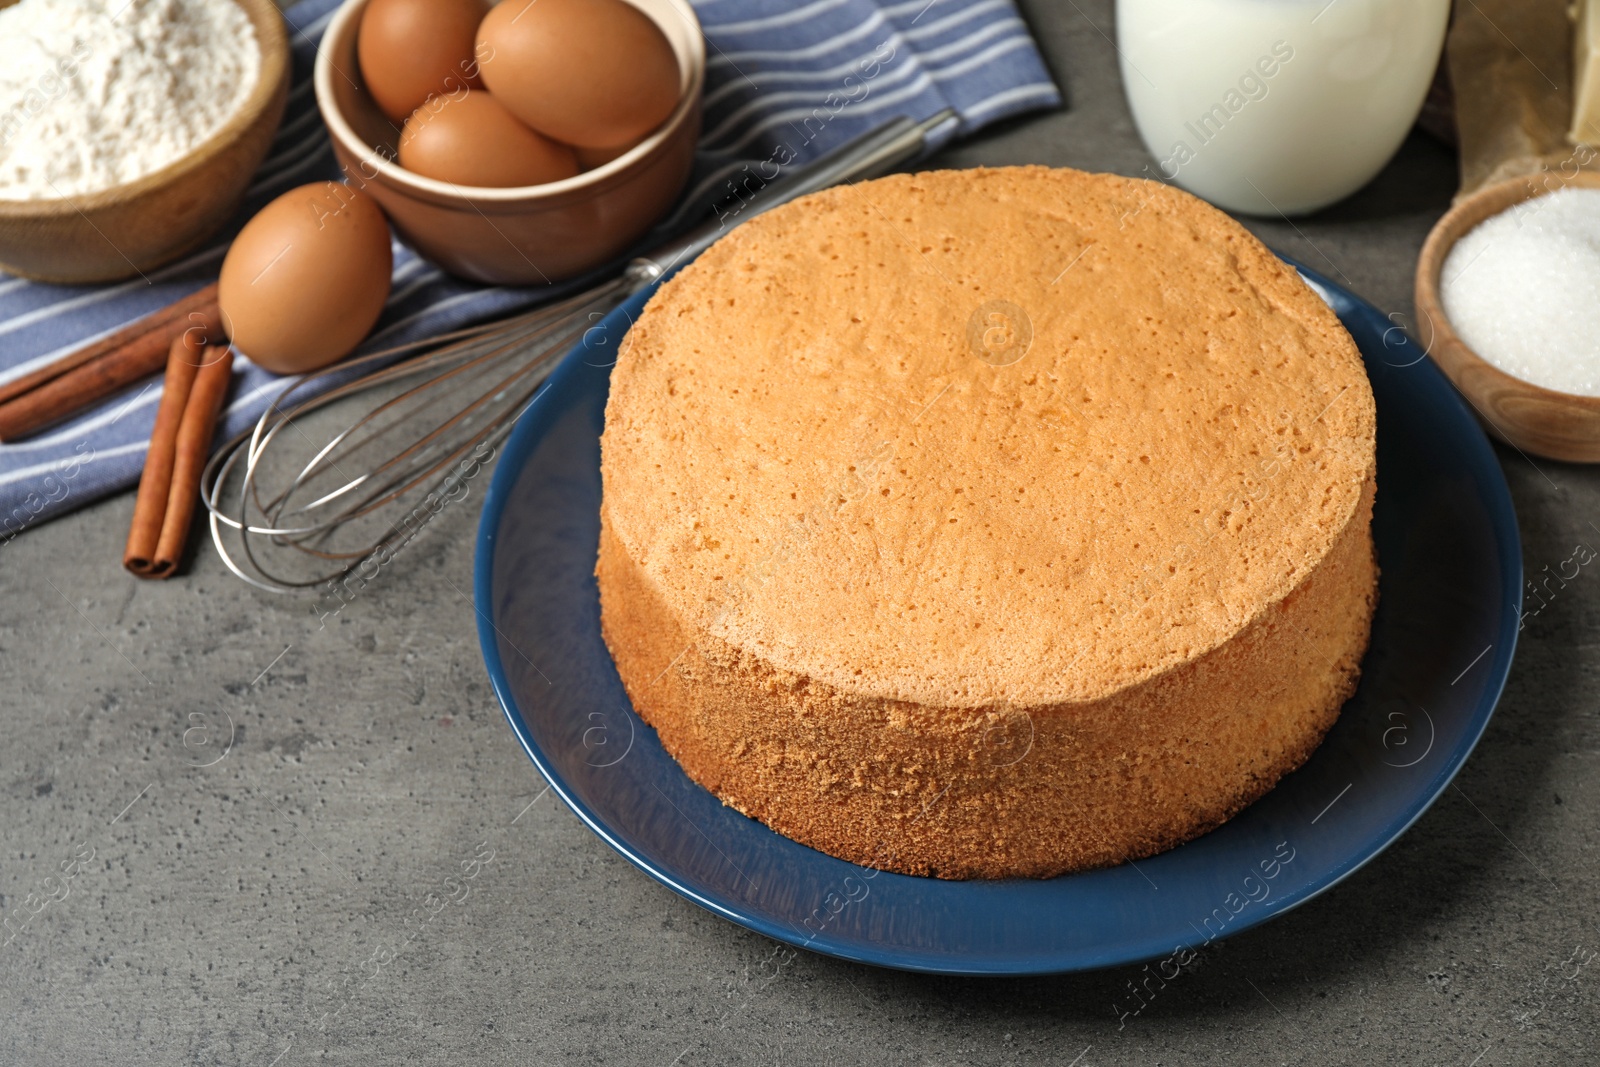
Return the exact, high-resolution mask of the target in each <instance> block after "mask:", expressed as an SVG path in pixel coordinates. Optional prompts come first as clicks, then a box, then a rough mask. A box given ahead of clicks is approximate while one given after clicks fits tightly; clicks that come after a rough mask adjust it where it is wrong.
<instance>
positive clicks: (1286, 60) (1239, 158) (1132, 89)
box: [1117, 0, 1450, 215]
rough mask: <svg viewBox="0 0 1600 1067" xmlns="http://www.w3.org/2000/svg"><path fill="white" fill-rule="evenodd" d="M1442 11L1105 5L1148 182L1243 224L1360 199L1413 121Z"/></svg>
mask: <svg viewBox="0 0 1600 1067" xmlns="http://www.w3.org/2000/svg"><path fill="white" fill-rule="evenodd" d="M1449 14H1450V0H1117V39H1118V40H1117V43H1118V46H1119V51H1120V53H1121V56H1122V83H1123V86H1124V88H1125V90H1126V92H1127V94H1128V103H1129V105H1130V106H1131V107H1132V109H1133V118H1134V121H1135V122H1136V123H1137V124H1138V127H1139V133H1140V135H1141V136H1142V137H1143V138H1144V143H1145V147H1147V148H1148V149H1149V150H1150V153H1151V154H1152V155H1153V156H1155V158H1156V162H1155V163H1153V164H1151V166H1150V174H1149V176H1150V177H1157V176H1158V173H1159V177H1160V178H1162V179H1163V180H1165V181H1170V182H1176V183H1177V184H1179V185H1181V186H1183V187H1184V188H1185V189H1188V190H1189V191H1190V192H1192V193H1195V194H1197V195H1199V196H1202V197H1204V198H1205V199H1207V200H1209V201H1211V202H1212V203H1214V204H1216V205H1218V206H1219V207H1223V208H1227V209H1229V210H1231V211H1239V212H1244V213H1247V214H1252V215H1277V214H1285V215H1293V214H1300V213H1304V212H1308V211H1315V210H1316V209H1318V208H1320V207H1324V206H1326V205H1328V204H1331V203H1333V202H1334V201H1336V200H1340V199H1343V198H1344V197H1346V196H1349V195H1350V194H1351V193H1353V192H1355V191H1356V190H1357V189H1359V188H1361V187H1362V186H1363V185H1365V184H1366V183H1367V182H1368V181H1370V180H1371V179H1372V177H1373V175H1375V174H1377V173H1378V171H1380V170H1382V169H1383V165H1384V164H1385V163H1387V162H1388V161H1389V158H1390V157H1391V156H1393V155H1394V153H1395V151H1396V149H1398V148H1399V147H1400V142H1401V141H1402V140H1404V139H1405V135H1406V131H1407V130H1409V129H1410V128H1411V125H1412V123H1413V122H1415V121H1416V117H1417V112H1418V111H1419V110H1420V109H1421V107H1422V100H1423V97H1424V96H1426V95H1427V91H1428V85H1429V83H1430V82H1431V81H1432V80H1433V72H1434V68H1435V66H1436V65H1437V64H1438V61H1439V54H1440V51H1441V48H1442V46H1443V43H1444V31H1445V23H1446V21H1447V19H1448V17H1449Z"/></svg>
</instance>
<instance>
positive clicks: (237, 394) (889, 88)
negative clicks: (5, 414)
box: [0, 0, 1061, 541]
mask: <svg viewBox="0 0 1600 1067" xmlns="http://www.w3.org/2000/svg"><path fill="white" fill-rule="evenodd" d="M338 2H339V0H302V2H301V3H299V4H298V5H296V6H294V7H292V8H290V9H289V10H288V11H287V12H286V14H285V18H286V19H287V20H288V23H289V28H290V40H291V41H292V42H293V43H292V51H293V59H294V75H293V77H294V81H293V84H292V87H291V90H290V94H289V104H288V109H287V111H286V113H285V115H284V121H283V125H282V127H281V128H280V129H279V131H278V134H277V137H276V138H275V139H274V141H273V144H272V149H271V152H270V154H269V156H268V158H267V160H266V162H264V163H263V164H262V165H261V168H260V169H259V170H258V171H257V172H256V175H255V179H254V181H253V182H252V184H251V185H250V188H249V190H248V192H247V194H246V196H245V204H244V206H243V208H242V209H241V210H240V212H239V214H238V216H237V217H236V219H235V220H234V222H233V223H232V225H231V226H230V227H229V228H228V229H227V230H226V231H224V232H223V233H222V234H220V235H219V237H218V240H217V242H216V243H215V244H213V245H211V246H210V247H208V248H206V249H204V250H202V251H199V252H195V253H193V254H191V255H189V256H186V257H185V258H183V259H182V260H179V261H178V262H176V263H172V264H170V265H168V266H166V267H163V268H161V269H160V270H156V271H151V272H148V274H147V275H146V276H144V277H141V278H136V279H134V280H133V281H130V282H123V283H120V284H116V285H105V286H53V285H40V284H36V283H33V282H28V281H25V280H23V279H20V278H10V277H7V276H5V275H3V274H0V382H4V381H7V380H10V379H12V378H16V377H19V376H21V375H23V374H26V373H28V372H29V371H31V370H33V369H34V368H36V367H39V366H42V365H44V364H45V363H48V362H49V361H50V360H52V359H55V358H57V357H59V356H61V355H63V354H64V353H66V352H68V351H70V350H72V349H74V348H76V347H78V346H79V345H82V344H85V343H87V342H89V341H92V340H94V339H95V338H97V337H101V336H104V335H106V334H108V333H110V332H111V331H113V330H116V329H117V328H119V327H120V326H122V325H123V324H125V323H127V322H128V321H130V320H132V319H135V318H138V317H139V316H141V315H144V314H146V313H148V312H150V311H153V310H155V309H157V308H160V307H163V306H165V305H167V304H169V303H171V302H172V301H174V300H176V299H178V298H179V297H180V296H183V295H184V294H186V293H189V292H192V291H193V290H195V289H197V288H199V287H200V286H202V285H205V284H207V283H208V282H210V281H213V280H214V279H215V278H216V275H217V271H218V269H219V268H220V266H221V263H222V257H223V253H224V251H225V250H226V247H227V243H228V242H229V241H231V240H232V238H233V236H234V234H235V233H237V232H238V229H239V227H240V226H242V225H243V223H244V220H246V219H248V218H249V217H250V216H251V215H253V214H254V213H255V212H256V211H257V210H259V209H260V208H261V207H262V205H264V204H266V203H267V201H269V200H271V199H272V198H273V197H275V196H278V195H279V194H280V193H283V192H285V191H286V190H288V189H291V188H293V187H294V186H296V185H301V184H304V183H305V182H309V181H315V180H317V179H319V178H331V177H336V176H337V174H338V171H337V167H336V166H335V164H334V160H333V153H332V150H331V149H330V147H329V145H328V139H327V133H326V131H325V129H324V128H323V125H322V121H321V118H320V116H319V115H318V113H317V107H316V99H315V96H314V94H313V92H312V89H311V66H312V61H313V59H314V57H315V50H316V44H317V41H318V40H320V38H321V36H322V32H323V30H324V29H325V28H326V27H327V25H328V21H329V19H330V18H331V17H332V15H333V12H334V10H335V9H336V8H337V6H338ZM694 3H695V9H696V11H697V13H698V14H699V17H700V21H701V24H702V26H703V28H704V30H705V35H706V46H707V47H706V52H707V60H708V62H707V71H706V89H705V97H704V109H705V116H704V125H703V134H702V139H701V144H700V151H699V154H698V157H697V159H696V167H695V173H694V174H693V176H692V177H691V179H690V182H689V189H688V192H687V193H686V194H685V196H684V199H683V202H682V204H681V206H680V207H679V208H678V210H677V211H675V212H674V213H673V215H672V217H671V218H670V219H668V220H667V221H666V222H665V223H664V224H663V228H670V227H674V226H680V225H683V224H685V223H687V222H689V221H692V220H693V219H695V218H698V217H700V216H702V215H704V214H705V213H707V212H708V211H710V210H711V209H712V208H713V207H714V206H715V205H716V204H717V202H718V201H720V200H722V199H724V198H726V197H727V196H728V195H729V194H730V193H731V185H730V178H732V177H733V176H735V175H737V174H739V173H740V172H741V171H742V170H743V168H745V167H746V166H753V165H755V164H756V163H758V162H760V161H763V160H767V159H770V158H793V159H794V160H797V161H800V162H804V161H807V160H810V159H813V158H815V157H817V156H819V155H821V154H823V153H824V152H826V151H828V150H829V149H831V148H833V147H834V146H836V145H839V144H841V143H843V142H844V141H846V140H848V139H850V138H851V137H854V136H856V135H857V134H859V133H862V132H864V131H866V130H867V129H869V128H870V127H872V126H874V125H877V124H878V123H880V122H882V121H884V120H885V119H887V118H890V117H892V116H895V115H900V114H904V115H909V116H911V117H913V118H919V119H920V118H926V117H928V116H930V115H933V114H934V113H936V112H938V111H939V110H941V109H942V108H945V107H950V108H953V109H954V110H955V111H956V113H957V114H958V115H960V117H961V121H960V123H959V124H950V126H948V127H947V128H946V129H942V130H940V131H937V132H936V135H935V147H937V145H938V144H939V143H942V142H943V141H944V140H948V139H949V138H951V137H955V136H960V135H964V134H966V133H970V132H972V131H973V130H976V129H978V128H980V127H982V126H984V125H986V124H988V123H991V122H994V121H996V120H998V119H1001V118H1004V117H1006V116H1008V115H1012V114H1016V113H1019V112H1024V111H1029V110H1033V109H1036V108H1042V107H1054V106H1056V105H1058V104H1059V103H1060V102H1061V97H1060V93H1059V92H1058V91H1057V89H1056V87H1055V84H1054V83H1053V82H1052V81H1051V79H1050V75H1049V73H1048V72H1047V71H1046V70H1045V67H1044V64H1043V62H1042V61H1041V60H1040V57H1039V54H1038V51H1037V50H1036V48H1035V47H1034V43H1033V39H1032V38H1031V37H1030V36H1029V34H1028V29H1027V27H1026V26H1025V25H1024V24H1023V22H1022V20H1021V19H1020V18H1018V16H1017V12H1016V9H1015V7H1013V5H1012V0H907V2H901V3H879V2H877V0H809V2H804V3H800V4H798V5H797V4H795V3H793V2H787V3H785V2H779V0H694ZM777 153H782V156H776V154H777ZM394 252H395V261H394V287H393V290H392V292H391V294H390V297H389V302H388V306H387V308H386V309H385V311H384V316H383V318H382V319H381V320H380V321H379V326H378V329H377V330H376V331H375V333H374V336H373V337H372V338H370V339H369V341H368V343H367V347H369V348H370V347H374V346H382V345H388V344H395V343H398V342H400V341H404V340H409V339H412V338H416V337H423V336H427V335H429V334H435V333H441V332H444V331H446V330H449V329H454V328H456V327H458V326H461V325H463V324H466V323H468V322H472V321H476V320H481V319H484V318H488V317H491V316H495V315H499V314H503V313H506V312H509V311H511V310H514V309H517V308H521V307H525V306H528V305H529V304H532V303H535V302H537V301H539V300H541V299H545V298H548V297H549V296H551V295H553V294H554V293H555V292H556V291H557V290H558V289H559V288H560V287H551V286H536V287H525V288H517V287H483V286H474V285H470V284H468V283H465V282H461V281H458V280H456V279H454V278H452V277H450V276H449V275H446V274H444V273H443V272H442V271H440V270H439V269H438V268H436V267H434V266H433V265H432V264H430V263H428V262H426V261H424V260H422V259H420V258H418V257H417V255H416V254H415V253H413V252H412V251H411V250H410V249H409V248H407V247H406V246H404V245H402V244H399V243H398V242H397V243H396V244H395V246H394ZM238 367H239V370H238V372H237V373H236V374H235V380H234V382H233V388H232V392H231V394H230V397H229V402H228V408H227V413H226V416H225V419H224V425H223V427H222V433H223V434H225V435H232V434H233V433H235V432H237V431H239V430H241V429H243V428H245V427H248V426H249V425H250V424H251V423H252V422H253V421H254V420H255V419H256V417H257V416H258V415H259V414H260V413H261V411H262V410H263V409H264V408H265V407H266V405H267V403H268V402H270V400H271V398H272V397H273V396H274V395H275V394H276V393H277V391H278V390H279V389H281V388H282V386H283V380H282V379H280V378H278V377H276V376H274V375H271V374H268V373H267V372H266V371H263V370H261V369H260V368H258V367H255V366H253V365H251V364H250V363H249V362H248V361H244V360H242V361H240V362H239V364H238ZM160 398H161V387H160V383H159V382H158V381H157V382H146V383H142V384H140V385H138V386H135V387H133V388H132V389H130V390H128V391H127V392H126V393H125V394H123V395H121V396H118V397H113V398H112V399H110V400H109V401H107V402H106V403H105V404H103V405H101V406H100V407H99V408H97V409H96V410H94V411H90V412H86V413H85V414H84V415H82V416H80V417H79V418H77V419H74V420H73V421H72V422H70V423H67V424H64V425H62V426H60V427H57V428H56V429H54V430H52V431H49V432H48V433H46V434H44V435H41V436H39V437H37V438H34V439H31V440H28V441H24V442H21V443H18V444H12V445H0V541H3V540H4V539H6V538H7V537H8V536H10V535H14V534H15V533H16V532H19V531H20V530H21V529H24V528H26V527H28V526H31V525H32V524H34V523H36V522H39V521H41V520H43V519H45V518H48V517H50V516H52V515H55V514H59V513H61V512H63V511H67V510H70V509H72V508H74V507H77V506H79V505H82V504H86V503H88V502H90V501H92V500H95V499H97V498H98V497H100V496H103V495H105V494H106V493H108V492H113V491H115V490H118V489H121V488H124V487H126V486H129V485H132V484H133V483H134V482H136V481H137V480H138V477H139V471H140V468H141V466H142V464H143V462H144V452H145V442H146V439H147V438H148V437H149V434H150V427H151V425H152V424H153V423H154V420H155V409H156V405H157V403H158V402H159V400H160Z"/></svg>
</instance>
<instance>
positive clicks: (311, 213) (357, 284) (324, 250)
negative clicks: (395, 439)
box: [217, 182, 394, 374]
mask: <svg viewBox="0 0 1600 1067" xmlns="http://www.w3.org/2000/svg"><path fill="white" fill-rule="evenodd" d="M393 266H394V263H393V256H392V255H391V253H390V250H389V224H388V222H387V221H386V220H385V219H384V217H383V212H382V211H381V210H379V208H378V205H377V204H376V203H374V202H373V200H372V198H371V197H369V196H367V195H366V194H365V193H362V192H358V191H357V190H355V189H352V188H350V186H348V185H343V184H341V183H339V182H314V183H312V184H311V185H302V186H300V187H299V188H298V189H291V190H289V191H288V192H287V193H284V194H283V195H282V196H280V197H278V199H276V200H274V201H273V202H272V203H270V204H268V205H267V206H266V207H264V208H262V209H261V211H260V212H259V213H257V215H256V217H255V218H253V219H251V220H250V221H249V222H248V223H246V224H245V227H244V229H242V230H240V231H239V236H238V237H235V238H234V239H233V245H232V247H230V248H229V249H228V255H227V258H226V259H224V260H223V261H222V277H220V278H219V279H218V280H217V303H218V304H219V305H221V309H222V325H223V328H224V329H225V330H226V331H227V333H228V337H229V338H230V339H231V340H232V341H233V344H234V347H236V348H238V349H239V351H241V352H243V353H244V354H245V355H247V356H249V357H250V359H251V360H253V361H254V362H256V363H258V364H260V365H261V366H263V367H265V368H266V369H267V370H270V371H275V372H276V373H278V374H299V373H301V372H303V371H309V370H317V369H318V368H321V367H325V366H327V365H328V364H330V363H332V362H334V361H335V360H337V359H340V358H341V357H343V356H346V355H348V354H349V353H350V351H351V350H352V349H353V348H355V347H356V345H358V344H360V343H361V339H362V338H364V337H366V335H367V331H369V330H371V329H372V324H373V323H375V322H377V321H378V314H379V313H380V312H381V311H383V303H384V301H385V300H387V299H388V298H389V276H390V272H391V271H392V269H393Z"/></svg>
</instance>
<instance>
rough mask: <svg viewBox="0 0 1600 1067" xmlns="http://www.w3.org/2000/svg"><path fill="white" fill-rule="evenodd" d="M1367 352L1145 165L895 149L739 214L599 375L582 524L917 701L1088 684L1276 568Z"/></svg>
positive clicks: (1329, 538) (1218, 613)
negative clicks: (1038, 163)
mask: <svg viewBox="0 0 1600 1067" xmlns="http://www.w3.org/2000/svg"><path fill="white" fill-rule="evenodd" d="M1374 430H1375V413H1374V407H1373V400H1372V392H1371V388H1370V386H1369V384H1368V382H1367V378H1366V374H1365V371H1364V370H1363V368H1362V364H1361V359H1360V356H1359V354H1358V353H1357V351H1356V348H1355V345H1354V343H1353V342H1352V341H1351V339H1350V337H1349V335H1348V334H1347V333H1346V332H1345V331H1344V329H1343V327H1342V326H1341V325H1340V324H1339V322H1338V319H1337V318H1336V317H1335V316H1334V315H1333V313H1332V312H1331V311H1330V310H1329V309H1328V308H1327V306H1326V305H1324V304H1323V302H1322V301H1321V300H1320V299H1318V298H1317V296H1316V295H1315V294H1314V293H1313V292H1312V291H1311V290H1310V289H1309V288H1308V287H1307V286H1306V284H1305V283H1304V282H1303V281H1302V280H1301V279H1300V278H1299V277H1298V275H1296V274H1295V272H1294V271H1293V270H1292V269H1291V268H1289V267H1288V266H1286V265H1284V264H1283V263H1282V262H1280V261H1279V260H1278V259H1277V258H1276V257H1275V256H1273V255H1272V253H1271V252H1270V251H1268V250H1267V249H1266V248H1265V247H1264V246H1263V245H1262V244H1261V243H1260V242H1259V241H1257V240H1256V239H1255V238H1254V237H1253V236H1251V235H1250V233H1249V232H1248V231H1246V230H1245V229H1244V228H1243V227H1242V226H1240V225H1238V224H1237V223H1236V222H1234V221H1233V220H1231V219H1229V218H1228V217H1227V216H1226V215H1224V214H1222V213H1221V212H1219V211H1217V210H1215V209H1214V208H1212V207H1210V206H1209V205H1206V204H1205V203H1203V202H1201V201H1200V200H1198V199H1196V198H1194V197H1192V196H1189V195H1188V194H1186V193H1182V192H1179V191H1177V190H1175V189H1172V188H1170V187H1167V186H1163V185H1160V184H1157V183H1154V182H1147V181H1141V180H1138V179H1128V178H1119V177H1115V176H1109V175H1095V174H1086V173H1083V172H1080V171H1073V170H1057V169H1049V168H1044V167H1019V168H1004V169H980V170H963V171H935V172H927V173H922V174H915V175H895V176H891V177H888V178H883V179H880V180H877V181H873V182H864V183H860V184H857V185H853V186H842V187H838V188H835V189H831V190H828V191H825V192H822V193H818V194H815V195H813V196H809V197H805V198H803V199H801V200H798V201H796V202H794V203H791V204H788V205H785V206H783V207H780V208H777V209H774V210H773V211H770V212H768V213H766V214H764V215H761V216H759V217H757V218H755V219H753V220H751V221H750V222H748V223H746V224H744V225H742V226H740V227H738V228H737V229H735V230H733V231H731V232H730V233H729V234H728V236H726V237H724V238H723V239H722V240H720V241H718V242H717V243H716V244H715V245H714V246H713V247H712V248H711V249H710V250H708V251H707V252H705V253H704V254H703V255H701V256H700V258H699V259H698V260H696V261H695V262H694V263H692V264H690V265H689V266H688V267H687V268H685V269H684V270H683V271H682V272H680V273H679V274H678V275H677V276H676V277H674V278H673V279H672V280H670V281H669V282H667V284H665V285H664V286H663V287H662V288H661V290H660V291H659V292H658V293H657V294H656V296H655V297H654V298H653V299H652V300H651V301H650V303H649V305H648V306H647V307H646V308H645V311H644V313H643V314H642V316H641V317H640V319H639V321H638V322H637V324H635V325H634V327H633V328H632V330H631V332H630V333H629V336H628V338H627V340H626V341H625V343H624V344H623V345H622V349H621V351H620V353H619V355H618V360H617V365H616V367H615V369H614V370H613V373H612V381H611V396H610V400H609V403H608V406H607V408H606V428H605V433H604V436H603V439H602V474H603V478H604V503H603V507H604V509H605V512H606V517H607V522H608V524H609V525H610V528H611V530H612V531H613V532H614V534H615V535H616V536H617V538H618V539H619V541H620V543H621V545H622V547H623V548H624V550H625V551H626V552H627V554H628V556H629V558H630V559H632V560H633V561H635V562H636V563H637V564H639V565H640V566H641V567H642V568H643V570H644V572H645V574H646V575H647V577H648V578H649V579H650V580H651V581H652V582H653V583H654V584H655V585H656V586H657V587H658V588H659V590H660V592H661V595H662V596H664V597H665V598H666V600H667V602H668V604H669V605H671V606H672V607H673V608H674V610H676V611H678V612H679V613H681V614H682V615H683V616H684V617H685V619H686V621H687V622H688V623H689V624H690V625H691V626H692V627H693V628H695V629H699V630H708V631H709V632H711V633H712V634H714V635H716V636H717V637H719V638H721V639H723V640H725V641H727V642H729V643H731V644H732V645H734V646H735V647H737V648H739V649H742V650H744V651H747V652H750V653H753V654H755V655H756V656H758V657H760V658H761V659H762V660H764V661H765V662H767V663H768V664H770V665H772V666H774V667H777V668H780V669H783V670H789V671H794V672H797V673H799V674H801V675H804V676H806V677H811V678H817V679H820V680H823V681H826V682H828V683H830V684H832V685H835V686H837V687H840V688H841V689H843V690H844V691H846V692H853V693H859V694H861V695H863V696H874V697H885V698H890V699H903V700H910V701H916V702H918V703H923V704H930V705H934V706H975V705H981V704H988V703H994V702H1001V701H1005V702H1015V703H1018V704H1027V705H1034V704H1040V703H1056V702H1077V701H1086V700H1093V699H1099V698H1102V697H1105V696H1108V695H1110V694H1111V693H1113V692H1115V691H1117V690H1118V689H1121V688H1124V687H1126V686H1128V685H1132V684H1135V683H1138V682H1140V681H1143V680H1145V679H1148V678H1150V677H1152V676H1154V675H1156V674H1158V673H1160V672H1162V671H1165V670H1170V669H1172V668H1174V667H1177V666H1180V665H1181V664H1183V663H1185V662H1187V661H1189V660H1191V659H1193V658H1194V657H1197V656H1199V655H1201V654H1203V653H1205V652H1207V651H1210V650H1211V649H1213V648H1215V647H1217V646H1218V645H1220V644H1222V643H1223V642H1225V641H1227V640H1228V639H1229V638H1231V637H1232V636H1233V635H1235V634H1236V633H1237V632H1238V631H1239V630H1240V629H1242V628H1243V627H1244V626H1246V625H1247V624H1249V623H1250V622H1251V621H1252V620H1254V619H1255V618H1257V617H1258V616H1259V615H1260V614H1261V613H1262V612H1263V611H1265V610H1266V609H1267V608H1268V607H1270V606H1271V605H1273V604H1276V603H1277V602H1278V601H1280V600H1281V599H1283V598H1284V597H1285V596H1287V595H1288V594H1290V593H1291V592H1292V591H1293V590H1294V589H1295V588H1296V587H1297V586H1298V585H1299V584H1300V583H1301V582H1302V581H1304V579H1305V578H1306V577H1307V575H1308V574H1309V573H1310V571H1311V569H1312V568H1314V567H1315V566H1316V565H1317V563H1318V562H1319V561H1320V560H1321V559H1322V558H1323V556H1324V555H1325V554H1326V553H1327V552H1328V550H1329V548H1330V547H1331V546H1332V544H1333V542H1334V540H1335V539H1336V538H1337V537H1338V536H1339V535H1340V534H1341V533H1342V532H1343V531H1344V529H1345V527H1346V526H1347V525H1348V524H1349V523H1350V522H1351V521H1353V516H1354V515H1355V514H1356V509H1357V505H1358V502H1359V498H1360V495H1361V493H1362V490H1363V487H1364V485H1365V483H1366V481H1367V480H1368V479H1369V477H1371V475H1372V472H1373V468H1374Z"/></svg>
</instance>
